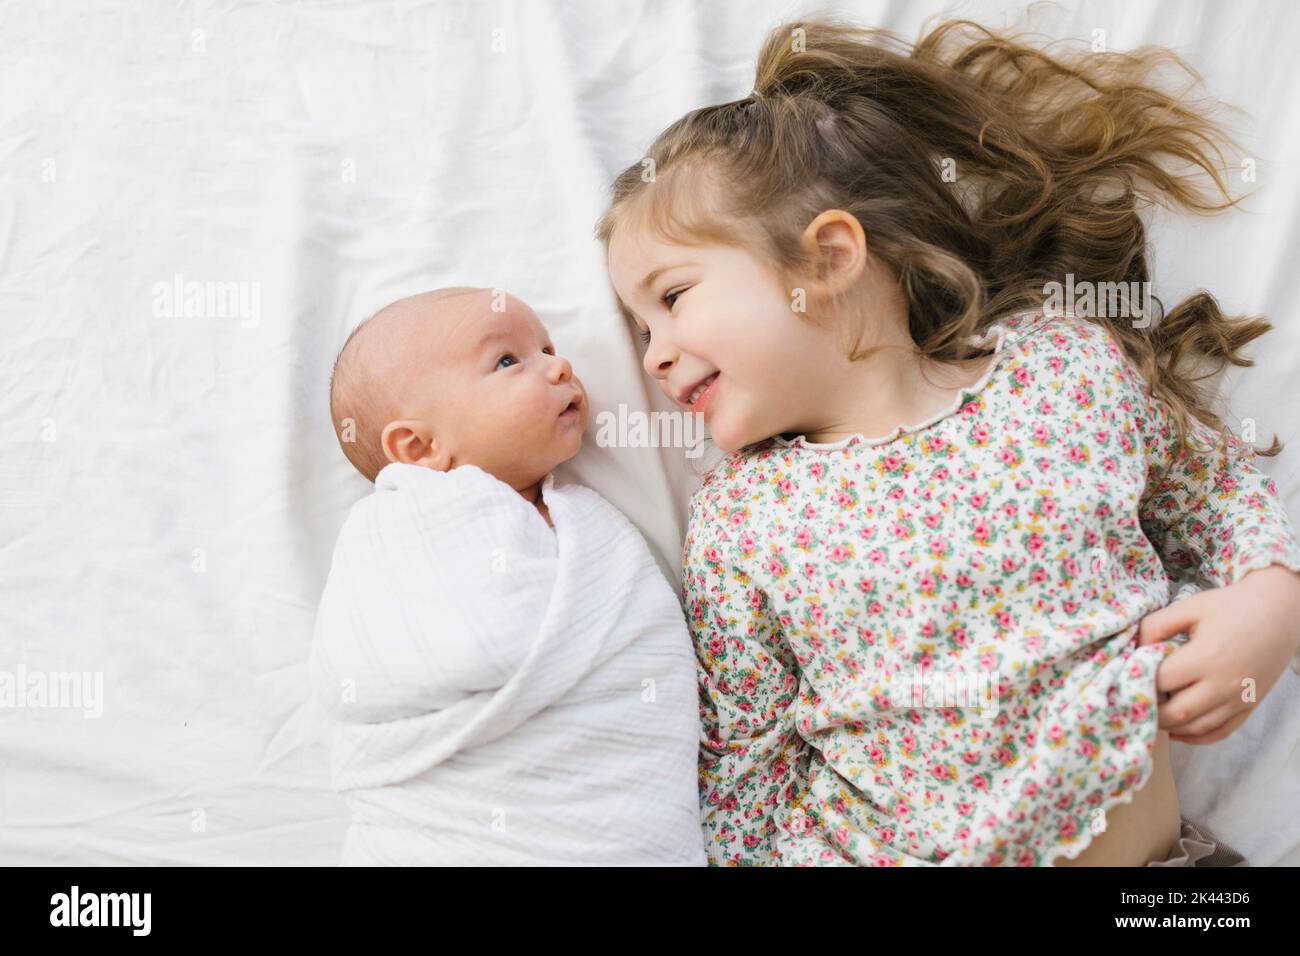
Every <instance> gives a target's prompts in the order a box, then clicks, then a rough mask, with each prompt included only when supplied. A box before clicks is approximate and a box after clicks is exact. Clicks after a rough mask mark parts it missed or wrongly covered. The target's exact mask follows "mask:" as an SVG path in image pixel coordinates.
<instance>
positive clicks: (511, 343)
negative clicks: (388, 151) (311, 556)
mask: <svg viewBox="0 0 1300 956" xmlns="http://www.w3.org/2000/svg"><path fill="white" fill-rule="evenodd" d="M330 410H331V414H332V417H333V421H334V425H335V429H336V431H337V433H338V437H339V442H340V445H341V446H342V448H343V451H344V454H346V455H347V457H348V460H349V461H351V462H352V464H353V465H354V466H355V467H356V468H357V470H358V471H360V472H361V473H362V474H363V475H365V476H366V477H367V478H369V479H370V480H372V481H374V482H375V490H374V493H373V494H371V495H369V496H367V497H366V498H364V499H362V500H361V501H360V502H358V503H357V504H356V505H355V506H354V507H353V509H352V511H351V512H350V514H349V515H348V518H347V520H346V522H345V523H344V525H343V528H342V530H341V532H340V534H339V540H338V544H337V545H336V547H335V550H334V557H333V563H332V565H331V568H330V574H329V578H328V580H327V582H326V585H325V590H324V593H323V595H322V597H321V603H320V608H319V612H318V614H317V620H316V632H315V637H314V640H313V648H312V680H313V686H314V697H315V700H316V702H317V705H318V707H319V709H320V711H321V712H322V716H323V717H324V719H325V720H326V721H327V722H328V724H329V745H330V764H331V780H332V784H333V786H334V788H335V789H336V790H338V791H339V792H340V793H341V794H342V795H343V797H344V798H345V800H346V801H347V803H348V806H349V810H350V811H351V816H352V823H351V826H350V828H349V830H348V832H347V836H346V837H345V840H344V846H343V863H344V864H524V865H530V864H615V865H617V864H652V865H655V864H664V865H702V864H703V863H704V861H705V856H704V846H703V835H702V832H701V829H700V820H699V805H698V798H697V783H696V754H697V748H698V745H699V737H700V726H699V716H698V702H697V698H696V688H695V662H694V654H693V651H692V645H691V642H690V638H689V636H688V633H687V630H686V624H685V620H684V618H683V615H682V611H681V607H680V604H679V603H678V601H677V598H676V596H675V594H674V593H673V589H672V588H671V586H670V585H669V584H668V582H667V581H666V580H665V579H664V577H663V575H662V573H661V572H660V571H659V568H658V566H657V565H656V563H655V561H654V559H653V557H652V556H651V554H650V551H649V549H648V548H647V546H646V544H645V541H644V540H643V539H642V538H641V536H640V534H639V532H637V530H636V529H635V528H634V527H633V526H632V524H631V523H630V522H629V521H628V520H627V518H625V517H624V516H623V515H622V514H621V513H620V512H618V511H617V510H616V509H615V508H614V507H613V506H612V505H610V504H609V503H608V502H607V501H605V500H604V499H603V498H601V497H600V496H599V495H598V494H596V493H595V492H594V491H592V490H591V489H589V488H585V487H582V486H579V485H567V486H562V487H557V486H556V485H555V484H554V478H553V475H552V471H553V470H554V468H555V467H556V466H557V465H559V464H560V463H562V462H564V461H566V460H568V459H569V458H571V457H573V455H574V454H576V453H577V451H578V450H579V448H580V447H581V445H582V436H583V431H584V429H585V427H586V424H587V418H588V405H587V397H586V393H585V391H584V390H583V387H582V384H581V382H579V381H578V379H577V377H576V376H575V375H574V374H573V369H572V367H571V366H570V365H569V363H568V362H567V361H566V360H565V359H563V358H561V357H560V356H559V355H557V354H556V350H555V347H554V345H553V344H552V342H551V339H550V336H549V335H548V334H547V331H546V328H545V327H544V326H543V325H542V323H541V322H540V321H539V320H538V318H537V316H536V315H535V314H534V313H533V311H532V310H531V309H530V308H528V306H527V305H525V304H524V303H522V302H520V301H519V300H518V299H516V298H513V297H511V296H508V295H505V294H504V293H494V292H491V291H489V290H486V289H465V288H457V289H443V290H439V291H436V292H428V293H424V294H421V295H416V296H412V297H410V298H406V299H402V300H400V301H398V302H395V303H393V304H391V305H389V306H387V307H386V308H384V309H382V310H380V312H379V313H377V314H376V315H375V316H374V317H373V318H371V319H369V320H367V321H366V322H364V323H363V324H362V325H361V326H360V327H358V329H357V330H356V331H355V332H353V334H352V335H351V336H350V337H349V339H348V341H347V343H346V344H345V345H344V347H343V350H342V352H341V353H340V355H339V357H338V361H337V363H336V365H335V370H334V377H333V382H332V386H331V394H330Z"/></svg>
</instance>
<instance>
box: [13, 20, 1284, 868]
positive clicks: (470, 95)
mask: <svg viewBox="0 0 1300 956" xmlns="http://www.w3.org/2000/svg"><path fill="white" fill-rule="evenodd" d="M818 7H820V8H825V9H833V10H840V11H842V12H845V13H847V14H849V15H852V16H855V17H857V18H859V19H861V20H863V21H865V22H869V23H874V24H880V25H885V26H889V27H892V28H894V29H897V30H899V31H900V32H902V33H903V34H904V35H906V36H908V37H909V38H910V37H914V36H915V35H916V32H917V29H918V27H919V26H920V25H921V22H922V21H923V20H924V19H925V18H926V17H928V16H930V15H932V14H935V13H938V12H939V11H940V10H941V9H942V7H941V6H940V5H939V4H937V3H935V4H930V3H911V2H909V3H902V2H899V3H866V2H863V3H850V2H841V3H829V4H821V5H813V4H807V5H804V4H798V3H793V2H783V0H764V2H743V3H739V2H716V3H707V4H705V3H701V4H694V3H688V2H649V0H646V2H635V0H632V2H628V0H623V2H619V0H601V2H595V0H593V2H590V3H582V2H552V3H547V2H537V3H522V2H521V3H508V2H501V3H492V4H477V3H473V4H471V3H462V2H452V3H414V2H412V3H399V4H391V5H390V4H376V3H362V2H357V0H338V2H332V3H319V4H295V5H292V6H290V5H271V4H262V3H249V4H241V5H234V6H231V5H227V4H213V3H199V4H196V5H185V6H182V7H159V6H156V5H153V4H147V3H142V2H132V0H99V2H91V0H67V2H61V3H57V4H54V3H51V4H42V5H35V4H28V3H23V2H19V0H4V2H0V22H3V23H4V25H5V29H4V31H3V32H2V33H0V89H2V90H3V91H4V95H3V96H0V315H2V316H3V326H0V668H9V669H11V670H12V669H15V668H16V667H17V666H18V665H19V664H20V663H21V664H22V665H23V666H25V667H27V668H28V669H44V670H47V671H55V670H65V671H71V670H77V671H96V672H102V674H103V680H104V698H105V699H104V702H103V715H102V716H101V717H99V718H97V719H96V718H87V717H84V716H82V715H80V714H79V713H77V712H68V711H55V710H39V709H30V708H29V709H25V710H22V711H9V712H0V862H3V863H19V864H45V863H78V864H115V863H235V862H249V863H301V864H325V863H331V862H333V861H335V860H336V859H337V858H338V852H339V846H340V842H341V839H342V835H343V831H344V828H345V826H346V816H345V813H344V811H343V806H342V803H341V802H340V801H339V800H338V798H337V797H335V796H334V795H333V794H332V793H331V792H330V791H329V789H328V785H327V760H326V755H325V753H324V751H323V750H322V749H321V748H320V747H319V746H318V745H316V744H314V743H313V742H312V740H311V737H310V735H309V731H308V726H307V722H306V720H305V704H306V701H307V695H308V681H307V667H306V663H307V654H308V646H309V641H310V637H311V628H312V615H313V612H314V609H315V606H316V601H317V599H318V597H319V595H320V591H321V587H322V584H323V582H324V579H325V574H326V571H327V568H328V562H329V557H330V551H331V547H332V545H333V542H334V538H335V535H336V533H337V531H338V528H339V526H340V524H341V523H342V521H343V518H344V515H345V514H346V512H347V509H348V507H349V506H350V505H351V504H352V503H353V502H354V501H355V500H357V499H358V498H359V497H361V496H362V495H363V494H364V493H365V492H366V491H367V490H368V488H369V485H368V484H367V483H366V482H365V481H364V480H363V479H361V478H360V477H358V476H357V475H356V474H354V473H353V472H352V471H351V469H350V467H349V466H348V465H347V463H346V462H345V461H344V460H343V458H342V456H341V455H340V454H339V453H338V450H337V448H336V446H335V442H334V438H333V435H332V433H331V430H330V427H329V424H328V422H327V410H326V395H325V389H326V382H327V378H328V374H329V369H330V364H331V362H332V360H333V358H334V355H335V353H336V351H337V349H338V347H339V345H340V344H341V342H342V340H343V338H344V336H345V335H346V333H347V331H348V330H349V329H350V328H351V327H352V326H353V325H354V324H355V323H356V322H357V321H358V320H360V319H361V318H362V317H364V316H365V315H366V314H368V313H369V312H371V311H373V310H374V309H375V308H377V307H378V306H380V305H382V304H384V303H385V302H388V301H389V300H391V299H393V298H395V297H397V296H400V295H404V294H407V293H410V292H414V291H417V290H422V289H427V288H432V287H436V286H441V285H447V284H474V285H481V286H488V287H501V288H506V289H509V290H510V291H511V292H513V293H515V294H516V295H518V296H520V297H521V298H523V299H524V300H525V301H527V302H529V303H530V304H532V306H533V307H534V308H535V309H536V310H537V312H538V314H539V315H540V317H541V318H542V320H543V321H544V322H545V323H546V324H547V325H548V326H549V328H550V330H551V332H552V334H553V336H554V338H555V341H556V343H557V345H558V346H559V347H560V349H561V350H562V351H563V352H564V353H565V354H567V355H568V356H569V357H570V358H571V359H572V360H573V361H574V363H575V365H576V368H577V370H578V372H579V374H580V375H581V376H582V377H583V378H584V380H585V382H586V385H587V387H588V390H589V393H590V396H591V398H592V403H593V412H599V411H600V410H602V409H604V410H616V409H617V408H618V406H619V404H620V403H626V404H627V405H628V406H629V407H631V408H634V409H643V408H646V407H654V408H659V409H667V408H669V406H668V404H667V403H666V400H664V399H663V398H662V397H661V396H659V395H658V393H657V391H656V390H653V389H651V388H649V387H647V384H646V380H645V379H644V377H643V376H642V374H641V372H640V369H639V363H638V359H637V355H636V350H635V346H634V343H633V342H632V340H631V337H630V335H629V334H628V333H627V332H626V331H625V330H624V329H623V328H622V327H621V325H620V321H619V319H618V317H617V314H616V311H615V309H614V305H613V300H612V298H611V295H610V292H609V290H608V287H607V282H606V278H605V274H604V269H603V257H602V252H601V249H600V247H599V246H598V244H597V243H596V242H595V241H594V239H593V238H592V235H591V231H592V227H593V224H594V222H595V221H596V219H597V218H598V216H599V215H600V213H601V211H602V210H603V208H604V202H605V196H606V190H607V187H608V182H609V180H610V179H611V178H612V176H613V175H614V174H615V173H616V172H617V171H618V170H619V169H621V168H622V167H623V166H624V165H626V164H628V163H631V162H634V161H635V160H636V159H637V158H638V157H639V156H640V155H641V153H642V151H643V149H644V147H645V145H646V144H647V143H648V142H649V140H650V139H651V138H652V136H653V135H654V134H655V133H657V132H658V131H659V130H660V129H661V128H662V127H664V126H665V125H667V124H668V123H669V122H671V121H672V120H674V119H676V118H677V117H678V116H680V115H681V114H682V113H684V112H685V111H687V110H689V109H692V108H695V107H697V106H701V105H704V104H707V103H714V102H720V101H723V100H727V99H734V98H737V97H740V96H743V95H745V94H746V93H747V92H748V91H749V89H750V85H751V82H752V76H753V73H752V71H753V60H754V56H755V53H756V52H757V49H758V44H759V41H760V39H761V38H762V36H763V34H764V32H765V31H766V30H767V29H768V28H769V27H770V26H772V25H774V24H775V23H776V22H778V21H779V20H780V19H782V18H784V17H787V16H790V15H795V14H798V13H799V12H801V11H804V10H809V9H815V8H818ZM1022 8H1023V4H1020V3H1008V4H1001V3H992V2H971V3H963V4H961V5H960V6H959V7H958V8H957V9H958V10H959V12H961V13H962V14H964V15H968V16H972V17H975V18H977V19H981V20H983V21H985V22H988V23H990V24H995V25H996V24H1000V23H1001V22H1002V21H1003V19H1004V16H1005V13H1004V11H1019V10H1021V9H1022ZM1040 24H1041V26H1042V28H1043V29H1045V30H1048V31H1049V32H1051V33H1052V34H1053V35H1056V36H1067V35H1069V36H1074V37H1079V38H1082V39H1084V40H1088V41H1091V40H1092V39H1093V38H1094V32H1093V31H1095V30H1104V31H1105V39H1106V42H1107V43H1108V44H1109V45H1110V46H1111V47H1114V48H1131V47H1134V46H1138V45H1141V44H1145V43H1159V44H1164V45H1168V46H1172V47H1175V48H1176V49H1178V50H1180V51H1181V52H1183V53H1184V54H1186V55H1187V56H1189V57H1190V58H1191V59H1192V61H1193V62H1194V63H1195V64H1196V65H1197V67H1198V68H1199V69H1200V70H1201V71H1202V73H1203V74H1204V76H1205V78H1206V80H1207V82H1208V83H1209V88H1210V89H1211V90H1212V91H1213V92H1214V93H1215V94H1217V95H1219V96H1221V97H1223V98H1225V99H1227V100H1229V101H1231V102H1234V103H1236V104H1238V105H1239V106H1241V107H1243V108H1244V109H1245V110H1246V111H1247V112H1248V114H1249V116H1248V117H1242V118H1240V119H1239V120H1238V121H1237V125H1238V129H1239V131H1240V132H1241V134H1242V138H1243V143H1244V144H1245V145H1246V148H1247V151H1248V156H1249V157H1250V158H1252V159H1254V160H1255V161H1256V162H1255V166H1256V171H1257V179H1258V181H1257V183H1256V187H1257V188H1258V189H1259V195H1257V196H1256V197H1255V198H1254V199H1252V200H1249V201H1247V203H1246V208H1247V209H1248V210H1250V212H1249V214H1247V213H1239V214H1235V215H1231V216H1228V217H1224V218H1220V219H1208V220H1207V219H1202V220H1196V221H1189V220H1185V219H1181V218H1177V217H1174V216H1172V215H1169V214H1165V213H1163V212H1161V213H1159V214H1158V215H1157V216H1156V218H1155V221H1154V226H1153V229H1152V241H1153V248H1154V250H1155V259H1156V267H1157V276H1156V277H1157V293H1158V294H1159V295H1160V296H1161V297H1162V298H1163V299H1165V301H1166V302H1172V301H1175V300H1177V299H1178V298H1179V297H1180V296H1182V295H1184V294H1186V293H1187V292H1189V291H1191V290H1192V289H1195V288H1198V287H1201V286H1204V287H1206V288H1208V289H1210V290H1211V291H1213V292H1214V293H1215V294H1216V295H1217V296H1219V298H1220V300H1221V301H1222V302H1223V303H1224V304H1225V306H1227V307H1229V308H1232V309H1234V310H1240V311H1258V312H1263V313H1268V314H1271V315H1272V316H1273V318H1274V320H1275V321H1276V323H1277V325H1278V331H1276V332H1274V333H1273V334H1271V335H1270V336H1269V337H1268V339H1267V340H1266V342H1265V343H1263V344H1260V345H1258V346H1257V347H1256V348H1255V349H1254V354H1255V356H1256V357H1257V359H1258V370H1254V371H1248V372H1244V373H1243V372H1240V371H1237V370H1233V371H1232V373H1230V374H1229V375H1228V376H1227V377H1226V378H1225V381H1224V385H1225V390H1226V394H1227V395H1228V396H1229V397H1230V399H1231V402H1230V406H1229V408H1230V410H1231V413H1232V414H1233V416H1234V417H1235V418H1236V419H1237V420H1240V419H1242V418H1252V419H1254V420H1255V422H1256V423H1257V426H1258V429H1259V434H1260V436H1261V437H1262V438H1263V437H1266V436H1268V435H1270V434H1271V433H1272V432H1274V431H1276V432H1278V433H1279V434H1280V435H1281V437H1282V438H1283V439H1284V440H1289V441H1290V442H1291V443H1292V446H1291V447H1289V448H1288V449H1287V451H1286V452H1284V453H1283V455H1282V456H1281V457H1280V458H1278V459H1275V460H1273V461H1272V462H1269V463H1267V464H1266V466H1265V467H1266V468H1267V469H1268V470H1269V471H1270V472H1271V473H1272V474H1273V475H1274V476H1275V478H1276V479H1277V482H1278V484H1279V486H1280V487H1281V490H1282V492H1283V494H1284V495H1285V496H1286V498H1287V501H1288V502H1289V503H1290V505H1291V507H1292V511H1293V515H1296V516H1300V425H1298V424H1297V422H1298V421H1300V415H1297V412H1298V411H1300V408H1298V407H1297V406H1298V405H1300V391H1298V390H1297V389H1296V386H1295V383H1296V381H1297V380H1300V322H1297V321H1296V319H1295V316H1294V315H1293V312H1294V310H1295V306H1294V302H1295V301H1296V300H1297V297H1298V296H1300V273H1298V272H1297V270H1296V269H1295V266H1294V263H1295V261H1296V256H1297V253H1298V252H1300V249H1298V248H1297V246H1298V245H1300V238H1298V237H1300V178H1297V177H1296V176H1295V175H1293V174H1292V173H1291V172H1289V170H1290V169H1291V168H1292V167H1294V165H1295V163H1296V161H1297V158H1298V157H1300V112H1297V111H1296V110H1295V108H1294V100H1295V95H1296V90H1297V67H1296V58H1295V55H1294V51H1295V49H1296V48H1297V46H1298V45H1300V30H1297V15H1296V14H1295V13H1294V12H1292V10H1291V9H1290V7H1289V6H1287V5H1285V4H1280V3H1278V4H1258V5H1252V4H1233V5H1221V4H1213V3H1196V2H1186V0H1156V2H1122V3H1121V2H1113V3H1081V4H1078V5H1071V4H1068V3H1066V4H1063V5H1062V7H1061V8H1060V9H1058V10H1056V11H1055V12H1053V11H1051V10H1046V11H1045V12H1044V14H1043V17H1042V20H1041V21H1040ZM494 31H496V32H494ZM494 43H495V45H496V46H497V47H498V48H500V47H502V45H503V46H504V48H503V49H498V50H494ZM177 276H181V277H183V280H184V281H191V280H197V281H203V282H234V283H247V285H244V286H242V287H239V286H236V287H234V288H235V289H236V291H239V290H241V289H242V291H243V292H244V294H245V298H244V300H243V304H244V305H245V308H244V310H243V311H242V312H240V313H237V314H235V315H231V316H228V317H221V316H220V315H216V314H212V313H209V314H208V316H207V317H202V318H200V317H190V318H186V317H184V316H185V312H184V309H183V308H181V309H175V308H169V303H168V302H167V292H166V288H167V287H169V286H170V285H172V284H174V282H175V281H176V277H177ZM214 311H215V310H214ZM592 421H593V424H592V430H591V432H590V433H589V436H588V447H587V448H586V449H585V450H584V451H583V452H582V454H581V455H580V456H579V457H578V458H577V459H575V461H574V462H573V463H572V464H571V465H570V466H566V467H565V468H564V469H562V470H561V473H560V478H561V479H562V480H572V481H578V482H581V483H584V484H587V485H589V486H591V487H593V488H595V489H596V490H597V491H598V492H599V493H600V494H601V495H603V496H604V497H606V498H607V499H608V500H609V501H611V502H612V503H613V504H614V505H616V506H617V507H619V508H620V509H622V510H623V511H624V512H625V513H626V514H627V515H628V516H629V517H630V518H631V520H632V521H633V522H634V523H635V524H636V525H637V526H638V527H639V528H640V529H641V530H642V531H643V533H644V534H645V535H646V537H647V538H648V540H649V542H650V544H651V546H652V549H653V550H654V551H655V553H656V557H657V558H658V560H659V561H660V562H661V564H662V566H663V567H664V569H665V570H666V571H667V572H668V573H670V574H671V575H673V580H674V581H677V580H679V579H680V570H679V568H678V563H679V559H680V546H681V539H682V535H683V531H684V525H685V520H686V514H685V505H686V500H687V497H688V495H689V492H690V490H691V488H692V487H693V486H694V484H695V482H696V481H697V480H698V475H699V474H700V473H702V470H703V469H704V468H705V467H706V466H707V464H708V463H709V462H708V460H707V459H704V460H701V459H696V460H690V459H687V458H686V457H685V456H684V455H683V454H682V452H681V451H680V450H661V449H626V448H624V449H616V448H600V447H597V446H596V444H595V441H594V435H595V416H594V415H593V419H592ZM1298 702H1300V686H1297V681H1296V680H1295V679H1294V677H1293V676H1292V675H1291V674H1290V673H1288V674H1287V675H1285V677H1284V681H1283V684H1282V685H1281V686H1279V687H1278V688H1277V689H1276V690H1275V691H1274V692H1273V693H1272V695H1270V697H1269V698H1268V699H1267V700H1266V701H1265V702H1264V704H1263V706H1262V709H1261V713H1259V714H1257V715H1256V716H1255V717H1254V718H1252V719H1251V721H1250V722H1249V723H1248V724H1247V725H1246V726H1245V727H1244V728H1243V729H1242V730H1241V731H1239V732H1238V733H1237V734H1236V735H1234V736H1233V737H1231V738H1229V739H1228V740H1226V741H1224V742H1222V743H1220V744H1217V745H1214V746H1212V747H1208V748H1186V747H1178V748H1176V751H1177V752H1176V760H1177V765H1178V771H1179V781H1180V785H1181V790H1182V794H1183V801H1184V808H1185V810H1186V811H1187V812H1188V814H1189V815H1191V816H1193V817H1195V818H1197V819H1199V820H1200V821H1202V822H1204V823H1206V824H1207V825H1209V826H1210V827H1211V828H1212V829H1214V830H1216V831H1217V832H1218V833H1219V835H1220V836H1222V837H1223V838H1224V839H1225V840H1227V841H1229V842H1231V843H1233V844H1234V845H1235V846H1237V847H1238V848H1239V849H1240V850H1242V851H1243V852H1244V853H1245V854H1246V855H1247V856H1248V857H1249V858H1250V859H1251V860H1252V862H1254V863H1256V864H1263V863H1273V862H1276V861H1278V860H1279V859H1282V858H1284V857H1287V858H1289V859H1290V860H1291V861H1292V862H1300V851H1298V850H1297V847H1300V815H1297V814H1296V813H1295V810H1294V807H1295V805H1296V798H1297V795H1298V794H1300V754H1298V753H1297V749H1298V748H1300V707H1297V703H1298Z"/></svg>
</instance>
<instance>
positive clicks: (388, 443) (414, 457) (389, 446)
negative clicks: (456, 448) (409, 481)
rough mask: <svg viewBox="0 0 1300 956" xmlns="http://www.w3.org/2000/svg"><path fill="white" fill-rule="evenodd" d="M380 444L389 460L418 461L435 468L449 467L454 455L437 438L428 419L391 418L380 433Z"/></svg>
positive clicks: (420, 463) (412, 462) (408, 462)
mask: <svg viewBox="0 0 1300 956" xmlns="http://www.w3.org/2000/svg"><path fill="white" fill-rule="evenodd" d="M379 446H380V447H381V448H382V449H383V451H384V457H385V458H387V459H388V460H389V461H397V462H402V463H403V464H407V465H419V466H421V467H422V468H432V469H433V470H434V471H447V470H448V469H449V468H450V467H451V456H450V454H448V452H447V448H446V446H445V445H444V444H443V443H442V442H440V441H438V437H437V436H436V435H434V433H433V429H432V428H431V427H429V423H428V422H422V421H418V420H416V419H403V420H401V421H395V422H389V423H388V424H387V425H385V426H384V431H383V433H382V434H381V435H380V436H379Z"/></svg>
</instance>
